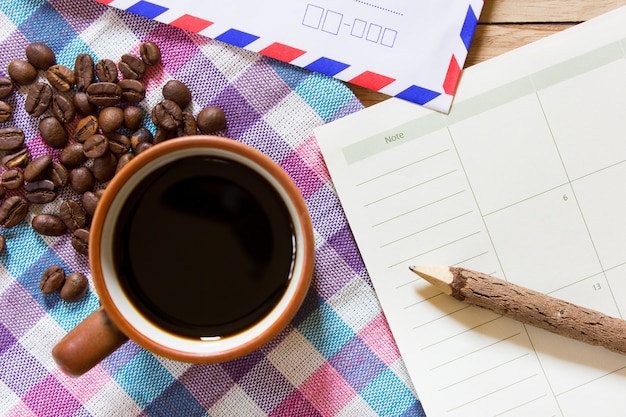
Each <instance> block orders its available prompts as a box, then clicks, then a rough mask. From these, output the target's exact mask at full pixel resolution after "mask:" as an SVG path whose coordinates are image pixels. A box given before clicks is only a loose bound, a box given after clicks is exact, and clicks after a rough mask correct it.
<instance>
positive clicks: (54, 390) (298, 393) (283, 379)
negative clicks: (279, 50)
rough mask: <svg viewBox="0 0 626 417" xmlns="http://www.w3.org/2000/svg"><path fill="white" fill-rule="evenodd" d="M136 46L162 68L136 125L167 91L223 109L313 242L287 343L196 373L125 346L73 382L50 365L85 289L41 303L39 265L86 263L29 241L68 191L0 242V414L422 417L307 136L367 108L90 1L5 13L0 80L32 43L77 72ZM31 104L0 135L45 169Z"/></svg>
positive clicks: (17, 98)
mask: <svg viewBox="0 0 626 417" xmlns="http://www.w3.org/2000/svg"><path fill="white" fill-rule="evenodd" d="M147 40H150V41H153V42H155V43H157V44H158V45H159V46H160V47H161V50H162V53H163V60H162V64H160V65H158V66H156V67H152V68H150V70H149V71H148V73H147V74H146V76H145V81H146V83H147V91H148V93H147V96H146V99H145V100H144V101H143V102H142V103H141V106H142V107H143V109H144V114H145V117H144V123H145V126H146V127H148V128H149V129H150V130H152V131H153V132H154V131H155V127H154V125H153V124H152V123H151V121H150V117H149V109H151V108H152V107H153V106H154V105H155V104H156V103H158V102H159V101H160V100H161V99H162V95H161V87H162V85H163V84H164V83H165V82H166V81H167V80H169V79H178V80H180V81H182V82H184V83H186V84H187V85H188V86H189V87H190V89H191V91H192V94H193V104H192V105H191V111H192V112H193V113H194V114H197V112H198V111H199V110H200V109H201V108H202V107H204V106H207V105H217V106H220V107H221V108H223V109H224V111H225V113H226V116H227V119H228V127H227V129H226V131H224V132H222V133H221V134H223V135H224V136H228V137H230V138H232V139H235V140H238V141H241V142H244V143H247V144H249V145H251V146H253V147H255V148H257V149H259V150H261V151H262V152H264V153H265V154H267V155H269V156H270V157H271V158H272V159H274V160H275V161H276V162H277V163H279V164H280V165H281V166H282V167H283V168H284V169H285V171H286V172H288V173H289V174H290V176H291V177H292V178H293V179H294V181H295V182H296V184H297V185H298V187H299V188H300V190H301V192H302V195H303V196H304V198H305V199H306V202H307V205H308V208H309V210H310V214H311V217H312V220H313V226H314V229H315V237H316V268H315V273H314V280H313V285H312V288H311V289H310V291H309V294H308V296H307V298H306V301H305V303H304V305H303V306H302V308H301V310H300V311H299V313H298V315H297V317H296V318H295V319H294V320H293V321H292V323H291V324H290V325H289V326H288V328H286V329H285V330H284V331H282V332H281V333H280V334H279V335H278V336H277V337H276V338H275V339H274V340H272V341H271V342H270V343H268V344H267V345H265V346H263V347H262V348H261V349H259V350H258V351H256V352H254V353H252V354H250V355H248V356H246V357H244V358H241V359H239V360H235V361H231V362H227V363H221V364H212V365H191V364H187V363H181V362H175V361H172V360H168V359H165V358H162V357H159V356H156V355H153V354H152V353H149V352H147V351H146V350H144V349H142V348H140V347H139V346H138V345H137V344H135V343H134V342H132V341H129V342H127V343H126V344H124V345H123V346H122V348H120V349H119V350H118V351H116V352H115V353H114V354H113V355H112V356H110V357H109V358H107V359H106V360H104V361H103V362H102V363H101V364H100V365H98V366H96V367H95V368H94V369H92V370H91V371H89V372H88V373H86V374H85V375H83V376H81V377H79V378H71V377H68V376H66V375H64V374H63V373H62V372H60V371H59V370H58V369H57V367H56V366H55V363H54V361H53V360H52V358H51V355H50V351H51V349H52V347H53V346H54V345H55V344H56V343H57V341H59V340H60V339H61V337H62V336H63V335H64V334H65V333H66V332H67V331H69V330H70V329H72V328H73V327H74V326H75V325H76V324H77V323H78V322H80V321H81V320H82V319H83V318H85V317H86V316H87V315H88V314H89V313H91V312H92V311H93V310H94V309H96V308H97V306H98V304H99V303H98V297H97V295H96V294H95V292H94V291H93V286H92V287H91V288H90V291H89V293H88V294H87V295H86V296H85V297H84V298H83V299H82V300H81V301H79V302H75V303H68V302H65V301H62V300H61V299H60V298H59V296H58V294H56V293H55V294H52V295H46V296H44V295H43V294H42V293H41V292H40V290H39V280H40V276H41V273H42V272H43V270H44V269H45V268H47V267H48V266H50V265H52V264H58V265H61V266H62V267H63V268H64V269H65V270H66V271H71V272H73V271H79V272H83V273H84V274H85V275H87V276H88V277H89V278H90V274H89V264H88V260H87V258H86V257H85V256H83V255H79V254H77V253H76V252H75V251H74V249H73V248H72V247H71V245H70V241H69V235H65V236H62V237H54V238H53V237H42V236H39V235H37V234H36V233H35V232H33V230H32V229H31V227H30V219H31V218H32V216H33V215H34V214H36V213H41V212H54V211H55V210H57V209H58V204H59V202H61V201H63V200H64V199H68V198H76V196H75V195H73V194H72V192H71V191H69V190H67V189H66V190H65V191H63V192H62V193H61V194H60V195H59V196H58V198H57V199H56V200H55V201H54V202H53V203H50V204H47V205H44V206H35V205H33V206H32V207H31V210H30V214H29V216H28V217H27V219H26V220H25V221H24V222H22V223H21V224H20V225H18V226H16V227H14V228H10V229H4V230H3V229H2V228H0V233H1V234H3V235H4V236H5V237H6V241H7V247H6V250H5V251H4V252H3V253H1V254H0V414H2V415H6V416H51V417H52V416H54V417H62V416H134V415H145V416H266V415H272V416H346V417H357V416H358V417H366V416H375V415H379V416H423V415H424V413H423V411H422V408H421V405H420V403H419V400H417V397H416V395H415V393H414V391H413V388H412V386H411V383H410V381H409V378H408V376H407V373H406V370H405V367H404V364H403V362H402V359H401V358H400V356H399V353H398V350H397V349H396V346H395V343H394V341H393V339H392V336H391V334H390V331H389V328H388V326H387V323H386V321H385V318H384V316H383V314H382V313H381V310H380V306H379V304H378V301H377V299H376V295H375V294H374V291H373V289H372V286H371V283H370V280H369V278H368V275H367V272H366V271H365V268H364V266H363V263H362V261H361V258H360V256H359V253H358V251H357V248H356V246H355V243H354V241H353V238H352V235H351V233H350V229H349V227H348V224H347V223H346V219H345V217H344V214H343V211H342V209H341V206H340V205H339V202H338V200H337V196H336V194H335V192H334V190H333V187H332V183H331V182H330V180H329V176H328V173H327V171H326V168H325V165H324V163H323V160H322V157H321V154H320V152H319V149H318V146H317V143H316V140H315V138H314V137H313V135H312V130H313V128H314V127H316V126H319V125H321V124H323V123H326V122H329V121H332V120H334V119H337V118H339V117H342V116H344V115H346V114H349V113H352V112H355V111H358V110H360V109H361V108H362V106H361V104H360V103H359V102H358V100H357V99H356V98H355V97H354V96H353V95H352V93H351V92H350V90H349V89H347V88H346V87H345V86H344V85H343V84H341V83H340V82H338V81H336V80H333V79H331V78H327V77H324V76H321V75H318V74H313V73H310V72H307V71H305V70H301V69H297V68H295V67H292V66H289V65H286V64H282V63H280V62H277V61H273V60H270V59H267V58H263V57H261V56H259V55H256V54H254V53H250V52H246V51H243V50H240V49H236V48H234V47H231V46H227V45H225V44H222V43H219V42H217V41H212V40H209V39H207V38H204V37H201V36H198V35H193V34H190V33H186V32H184V31H182V30H180V29H177V28H174V27H170V26H166V25H163V24H160V23H158V22H155V21H152V20H148V19H145V18H143V17H140V16H136V15H133V14H130V13H127V12H123V11H119V10H116V9H113V8H109V7H107V6H104V5H102V4H99V3H96V2H95V1H94V2H92V1H90V0H50V1H44V0H0V75H2V76H6V75H7V66H8V63H9V62H10V61H11V60H12V59H24V58H25V52H24V51H25V47H26V45H28V44H29V43H30V42H34V41H42V42H45V43H47V44H48V45H49V46H50V47H52V49H53V50H54V52H55V53H56V55H57V62H58V63H60V64H64V65H67V66H69V67H71V68H73V64H74V59H75V57H76V55H77V54H79V53H89V54H91V55H92V56H93V57H94V60H95V61H97V60H99V59H102V58H109V59H112V60H114V61H117V60H119V58H120V57H121V55H122V54H124V53H131V54H135V55H138V47H139V45H140V43H141V42H143V41H147ZM26 91H27V87H26V86H21V87H20V88H19V89H17V90H16V91H15V92H14V93H13V94H12V95H11V96H10V97H9V98H7V99H6V101H8V102H9V103H10V104H11V105H12V106H13V107H14V108H15V113H14V115H13V118H12V119H11V120H10V121H9V122H6V123H4V124H1V125H0V127H3V126H9V125H17V126H19V127H21V128H22V129H23V130H24V132H25V133H26V137H27V146H28V148H29V149H30V151H31V154H32V155H33V158H35V157H37V156H39V155H41V154H43V153H46V152H52V153H53V155H54V157H55V158H56V156H58V151H51V149H49V148H47V147H46V146H45V145H44V144H43V142H42V141H41V138H40V137H39V135H38V133H37V123H38V120H37V119H36V118H33V117H31V116H29V115H28V114H26V112H25V111H24V110H23V105H24V99H25V96H26ZM75 123H76V122H74V124H73V125H72V126H70V129H71V128H72V127H73V126H75ZM0 156H2V155H0ZM4 169H6V168H4V167H2V168H0V171H2V170H4ZM23 192H24V191H23V190H18V191H12V192H10V193H9V195H13V194H16V193H17V194H19V193H23ZM90 279H91V278H90Z"/></svg>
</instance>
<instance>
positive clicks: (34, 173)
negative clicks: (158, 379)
mask: <svg viewBox="0 0 626 417" xmlns="http://www.w3.org/2000/svg"><path fill="white" fill-rule="evenodd" d="M51 165H52V156H51V155H42V156H40V157H39V158H36V159H33V160H32V161H30V162H29V163H28V165H26V168H25V169H24V180H25V181H27V182H31V181H35V180H36V179H37V178H39V177H40V176H41V175H42V174H43V173H44V172H45V171H46V170H47V169H48V168H49V167H50V166H51Z"/></svg>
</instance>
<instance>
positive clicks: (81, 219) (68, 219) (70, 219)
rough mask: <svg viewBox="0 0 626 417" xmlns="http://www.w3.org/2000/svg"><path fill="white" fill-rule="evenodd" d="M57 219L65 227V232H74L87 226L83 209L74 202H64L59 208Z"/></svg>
mask: <svg viewBox="0 0 626 417" xmlns="http://www.w3.org/2000/svg"><path fill="white" fill-rule="evenodd" d="M59 217H60V218H61V220H62V221H63V223H65V226H67V230H69V231H70V232H74V231H75V230H76V229H82V228H84V227H85V226H86V225H87V215H86V213H85V210H84V209H83V207H82V206H81V205H80V204H79V203H78V202H77V201H74V200H67V201H64V202H63V203H62V204H61V206H60V207H59Z"/></svg>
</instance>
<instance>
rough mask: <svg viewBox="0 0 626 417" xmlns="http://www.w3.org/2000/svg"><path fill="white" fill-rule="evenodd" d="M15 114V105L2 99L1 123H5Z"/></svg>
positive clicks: (0, 108) (0, 102)
mask: <svg viewBox="0 0 626 417" xmlns="http://www.w3.org/2000/svg"><path fill="white" fill-rule="evenodd" d="M12 115H13V107H11V105H10V104H9V103H7V102H6V101H0V123H4V122H6V121H7V120H9V119H10V118H11V116H12Z"/></svg>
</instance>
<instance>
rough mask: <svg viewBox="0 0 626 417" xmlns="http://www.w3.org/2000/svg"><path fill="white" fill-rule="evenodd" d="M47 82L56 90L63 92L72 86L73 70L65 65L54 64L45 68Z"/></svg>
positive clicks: (73, 80) (73, 79)
mask: <svg viewBox="0 0 626 417" xmlns="http://www.w3.org/2000/svg"><path fill="white" fill-rule="evenodd" d="M46 78H47V79H48V82H49V83H50V84H51V85H52V86H53V87H54V88H56V89H57V90H59V91H62V92H65V91H70V90H71V89H72V88H73V87H74V82H75V78H74V71H72V70H71V69H69V68H68V67H66V66H65V65H61V64H56V65H53V66H51V67H50V68H48V69H47V70H46Z"/></svg>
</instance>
